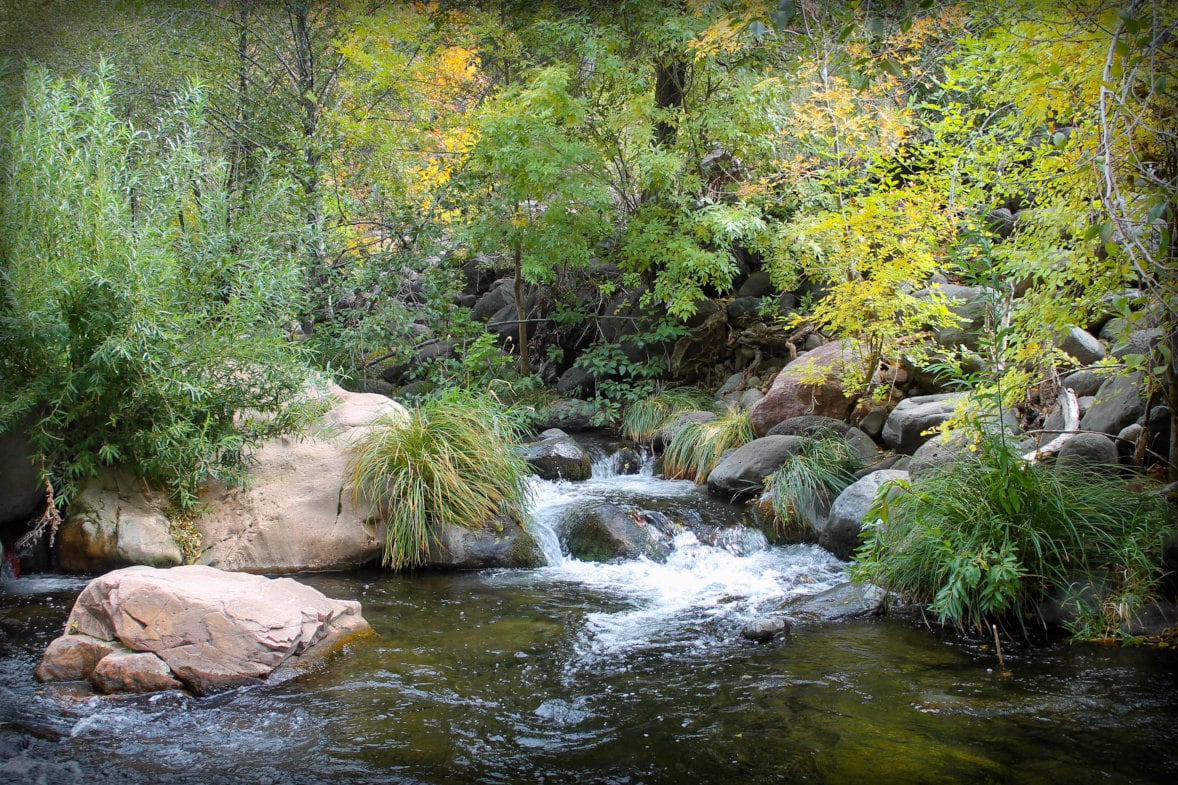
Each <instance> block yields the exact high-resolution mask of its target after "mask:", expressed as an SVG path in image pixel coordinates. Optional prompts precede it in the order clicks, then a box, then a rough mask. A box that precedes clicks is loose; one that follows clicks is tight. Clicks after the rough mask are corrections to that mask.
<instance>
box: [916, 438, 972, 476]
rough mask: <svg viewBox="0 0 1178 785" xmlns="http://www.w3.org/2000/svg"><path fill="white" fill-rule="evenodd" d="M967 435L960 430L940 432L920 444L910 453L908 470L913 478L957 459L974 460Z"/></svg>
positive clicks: (927, 473)
mask: <svg viewBox="0 0 1178 785" xmlns="http://www.w3.org/2000/svg"><path fill="white" fill-rule="evenodd" d="M968 445H969V437H968V436H966V435H965V434H963V433H960V432H954V433H942V434H939V435H937V436H935V437H933V438H932V439H929V440H928V441H927V442H925V443H924V444H922V445H921V446H920V448H919V449H918V450H917V451H916V452H914V453H913V454H912V460H911V462H910V463H909V464H908V472H909V473H910V474H911V475H912V479H913V480H917V479H919V478H921V477H924V476H927V475H929V474H931V473H933V472H935V471H937V470H939V469H940V468H941V467H943V466H947V465H949V464H952V463H957V462H958V461H972V460H976V458H975V457H974V454H973V453H972V452H971V451H970V449H969V446H968Z"/></svg>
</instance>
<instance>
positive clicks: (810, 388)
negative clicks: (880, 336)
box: [749, 341, 858, 436]
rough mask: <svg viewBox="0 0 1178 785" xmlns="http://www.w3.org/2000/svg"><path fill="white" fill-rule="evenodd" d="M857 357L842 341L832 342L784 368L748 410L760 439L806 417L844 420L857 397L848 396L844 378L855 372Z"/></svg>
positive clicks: (807, 353)
mask: <svg viewBox="0 0 1178 785" xmlns="http://www.w3.org/2000/svg"><path fill="white" fill-rule="evenodd" d="M857 362H858V358H856V357H855V354H854V352H852V351H851V349H850V348H849V347H848V346H847V345H846V344H844V343H843V342H842V341H832V342H830V343H828V344H823V345H822V346H819V347H818V348H817V349H814V350H812V351H809V352H806V353H805V354H803V355H801V356H800V357H798V358H797V359H796V360H794V361H793V362H791V363H790V364H789V365H787V366H785V368H784V369H782V371H781V373H779V374H777V378H775V379H774V380H773V384H772V385H771V386H770V387H769V392H767V393H766V394H765V397H764V398H762V399H760V400H759V401H757V402H756V403H754V404H753V406H752V408H751V409H749V419H750V420H751V421H752V425H753V430H754V431H755V432H756V434H757V435H758V436H764V435H765V434H766V433H768V432H769V429H770V428H772V427H773V426H774V425H777V423H779V422H782V421H784V420H788V419H789V418H791V417H801V416H802V415H804V414H817V415H821V416H824V417H833V418H835V419H836V420H845V419H847V417H848V416H850V414H851V407H852V406H854V404H855V398H854V397H852V396H849V395H847V393H846V391H845V390H844V389H843V383H842V379H843V378H844V377H845V376H846V375H847V374H848V373H849V372H851V371H854V370H855V367H856V364H857Z"/></svg>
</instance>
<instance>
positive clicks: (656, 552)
mask: <svg viewBox="0 0 1178 785" xmlns="http://www.w3.org/2000/svg"><path fill="white" fill-rule="evenodd" d="M662 526H663V521H662V519H661V517H660V516H657V515H650V514H648V513H646V512H644V511H642V510H637V509H632V510H626V509H623V508H621V507H619V506H617V505H616V504H608V503H604V504H598V505H595V506H593V507H586V508H583V509H580V510H578V511H576V512H574V513H573V514H572V515H571V516H570V517H569V518H568V519H567V520H566V521H565V522H564V524H563V528H564V529H565V537H564V539H565V543H566V545H567V547H568V549H569V553H570V554H572V555H573V556H575V557H576V558H578V559H581V560H582V561H612V560H613V559H637V558H638V557H639V556H645V557H647V558H648V559H652V560H655V561H662V560H663V559H666V558H667V554H668V553H669V552H670V545H669V542H668V541H669V540H670V537H669V536H668V535H667V534H666V533H664V532H663V531H662Z"/></svg>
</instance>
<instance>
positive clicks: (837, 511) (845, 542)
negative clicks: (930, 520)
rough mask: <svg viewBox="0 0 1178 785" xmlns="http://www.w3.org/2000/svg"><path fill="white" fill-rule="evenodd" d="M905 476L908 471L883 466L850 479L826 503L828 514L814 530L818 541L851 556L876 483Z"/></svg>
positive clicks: (872, 497)
mask: <svg viewBox="0 0 1178 785" xmlns="http://www.w3.org/2000/svg"><path fill="white" fill-rule="evenodd" d="M908 478H909V475H908V472H905V471H897V470H895V469H885V470H883V471H878V472H873V473H871V474H869V475H867V476H866V477H864V478H862V479H860V480H856V481H855V482H853V483H852V484H851V485H849V486H848V487H847V489H846V490H844V491H843V492H842V493H841V494H839V497H838V498H837V499H835V500H834V503H833V504H832V505H830V514H829V515H827V516H826V522H825V524H824V525H823V526H822V528H821V529H819V530H818V544H819V545H821V546H822V547H823V548H825V549H826V550H828V551H830V552H831V553H833V554H834V555H835V556H837V557H838V558H840V559H844V560H845V559H849V558H851V554H853V553H854V552H855V549H856V548H858V547H859V532H860V530H861V529H862V527H863V518H864V516H866V515H867V511H868V510H869V509H870V508H871V505H872V504H874V503H875V497H876V493H877V492H878V491H879V489H880V487H881V486H883V485H884V484H885V483H888V482H891V481H893V480H907V479H908Z"/></svg>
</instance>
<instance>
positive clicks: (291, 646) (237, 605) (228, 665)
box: [37, 565, 371, 694]
mask: <svg viewBox="0 0 1178 785" xmlns="http://www.w3.org/2000/svg"><path fill="white" fill-rule="evenodd" d="M66 629H67V630H69V632H67V634H66V635H64V636H62V637H61V638H59V639H58V640H57V641H54V642H53V643H51V644H50V645H49V647H48V648H47V649H46V651H45V655H44V657H43V658H42V661H41V665H40V666H39V667H38V669H37V676H38V678H41V679H44V680H56V679H60V678H63V677H64V678H76V677H78V676H80V677H82V678H90V679H91V680H92V681H94V682H95V685H96V687H97V688H98V689H100V690H103V691H112V690H116V689H124V688H125V689H130V690H132V691H142V690H144V689H161V688H162V689H168V688H171V687H172V686H174V683H179V684H182V685H183V686H184V687H186V688H187V689H189V690H191V691H192V692H194V693H196V694H206V693H209V692H212V691H215V690H218V689H223V688H226V687H234V686H238V685H243V684H256V683H260V682H261V681H263V680H264V679H266V678H267V677H268V676H269V675H270V674H271V673H273V672H274V670H275V669H276V668H278V667H279V666H290V665H294V664H296V663H300V662H306V661H307V660H309V659H312V658H314V657H317V656H320V655H322V654H325V653H327V652H328V651H330V650H331V649H332V648H333V647H334V646H336V645H337V644H339V643H340V642H342V641H343V640H344V639H345V638H350V637H352V636H355V635H358V634H366V633H369V632H371V628H370V627H369V626H368V623H367V622H366V621H365V620H364V618H363V617H362V616H361V615H360V604H359V603H358V602H354V601H347V600H332V599H329V598H327V597H325V596H324V595H323V594H322V593H320V592H319V591H317V590H315V589H313V588H311V587H309V586H305V585H303V584H301V583H298V582H296V581H294V580H292V579H290V578H275V579H270V578H265V577H262V576H258V575H248V574H245V573H229V572H222V571H221V570H217V569H214V568H212V567H206V566H203V565H188V566H183V567H172V568H170V569H166V570H160V569H156V568H153V567H144V566H139V567H127V568H125V569H121V570H115V571H113V572H109V573H107V574H106V575H102V576H100V577H98V578H95V579H94V580H93V581H91V582H90V583H89V584H88V585H87V586H86V588H85V589H83V590H82V593H81V594H80V595H79V596H78V599H77V601H76V602H75V603H74V607H73V610H72V611H71V612H70V616H69V620H68V621H67V622H66ZM71 638H76V639H78V641H80V643H74V642H73V641H71V640H70V639H71ZM95 641H98V642H97V643H96V642H95ZM102 642H105V645H106V646H109V647H110V650H111V651H110V652H108V653H106V654H102V650H103V643H102ZM127 650H129V652H128V653H136V652H137V653H144V654H146V656H140V657H133V658H128V657H122V658H120V659H118V660H115V661H114V662H112V663H110V664H109V665H104V664H103V663H104V662H106V660H107V659H109V658H110V657H112V656H115V655H116V654H117V653H118V652H119V651H124V652H127ZM99 655H101V656H99ZM95 658H96V659H95ZM91 659H94V663H93V665H92V666H89V665H88V663H89V661H90V660H91ZM156 660H158V661H159V662H156ZM71 662H72V663H74V664H70V663H71ZM78 662H81V664H80V665H79V664H77V663H78ZM160 663H162V667H161V665H160ZM87 667H89V672H86V670H87ZM96 674H97V675H96Z"/></svg>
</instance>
